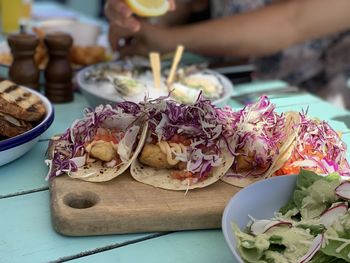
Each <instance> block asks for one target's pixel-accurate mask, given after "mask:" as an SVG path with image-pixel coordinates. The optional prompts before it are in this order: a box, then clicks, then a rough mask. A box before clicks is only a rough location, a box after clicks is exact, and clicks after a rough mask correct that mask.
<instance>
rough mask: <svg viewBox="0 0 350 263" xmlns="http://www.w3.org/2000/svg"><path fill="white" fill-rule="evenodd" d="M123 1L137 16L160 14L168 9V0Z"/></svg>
mask: <svg viewBox="0 0 350 263" xmlns="http://www.w3.org/2000/svg"><path fill="white" fill-rule="evenodd" d="M125 2H126V3H127V5H128V6H129V8H130V9H131V10H132V11H133V12H134V13H135V14H136V15H139V16H161V15H164V14H165V13H166V12H167V11H168V9H169V3H168V0H126V1H125Z"/></svg>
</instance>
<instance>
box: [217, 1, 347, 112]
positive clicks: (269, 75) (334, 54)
mask: <svg viewBox="0 0 350 263" xmlns="http://www.w3.org/2000/svg"><path fill="white" fill-rule="evenodd" d="M272 2H273V1H272V0H212V1H211V12H212V13H211V15H212V17H213V18H219V17H226V16H231V15H235V14H239V13H243V12H249V11H253V10H255V9H258V8H261V7H264V6H266V5H269V4H271V3H272ZM252 63H254V65H255V67H256V71H257V77H258V78H260V79H282V80H284V81H287V82H288V83H290V84H292V85H298V86H299V87H302V88H305V89H307V90H309V91H310V92H313V93H315V94H317V95H319V96H320V97H322V98H324V99H327V100H330V101H337V102H340V100H342V102H340V103H338V105H339V104H341V106H347V108H350V89H349V88H348V87H347V84H346V81H347V79H349V77H350V31H349V32H344V33H341V34H334V35H331V36H328V37H324V38H319V39H315V40H312V41H308V42H305V43H302V44H297V45H294V46H291V47H289V48H287V49H285V50H283V51H281V52H279V53H276V54H274V55H271V56H266V57H262V58H259V59H254V58H253V59H252ZM337 96H338V97H337ZM336 97H337V98H336Z"/></svg>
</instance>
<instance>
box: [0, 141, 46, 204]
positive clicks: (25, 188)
mask: <svg viewBox="0 0 350 263" xmlns="http://www.w3.org/2000/svg"><path fill="white" fill-rule="evenodd" d="M47 144H48V142H38V143H37V144H36V145H35V146H34V148H33V149H32V150H30V151H29V152H28V153H26V154H25V155H23V156H22V157H21V158H19V159H17V160H15V161H13V162H11V163H9V164H6V165H4V166H1V167H0V181H1V183H0V198H3V197H5V196H9V195H16V194H20V193H25V192H30V191H34V190H40V189H43V188H44V189H45V188H46V189H47V187H48V182H46V181H45V176H46V174H47V171H48V168H47V166H46V165H45V164H44V159H45V152H46V149H47Z"/></svg>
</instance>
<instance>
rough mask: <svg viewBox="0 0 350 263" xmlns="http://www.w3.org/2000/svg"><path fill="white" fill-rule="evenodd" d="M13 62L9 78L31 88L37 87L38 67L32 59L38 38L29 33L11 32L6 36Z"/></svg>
mask: <svg viewBox="0 0 350 263" xmlns="http://www.w3.org/2000/svg"><path fill="white" fill-rule="evenodd" d="M7 42H8V44H9V46H10V48H11V53H12V56H13V62H12V64H11V66H10V70H9V78H10V80H12V81H13V82H15V83H17V84H19V85H23V86H27V87H30V88H33V89H36V90H38V89H39V73H40V72H39V69H38V67H37V65H36V64H35V61H34V54H35V49H36V47H37V46H38V43H39V40H38V39H37V37H36V36H34V35H30V34H13V35H10V36H9V37H8V38H7Z"/></svg>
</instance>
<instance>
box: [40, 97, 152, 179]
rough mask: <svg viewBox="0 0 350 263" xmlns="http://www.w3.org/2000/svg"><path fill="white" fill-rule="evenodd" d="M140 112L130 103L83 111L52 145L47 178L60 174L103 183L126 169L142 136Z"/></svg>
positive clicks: (136, 106) (135, 105)
mask: <svg viewBox="0 0 350 263" xmlns="http://www.w3.org/2000/svg"><path fill="white" fill-rule="evenodd" d="M141 116H142V114H141V109H140V107H139V106H138V105H137V104H134V103H131V102H122V103H118V104H116V105H115V106H113V107H112V106H111V105H105V106H103V105H101V106H99V107H97V108H96V109H95V110H91V109H86V111H85V117H84V118H82V119H80V120H77V121H75V122H74V123H73V125H72V126H71V127H70V128H69V129H67V130H66V132H65V133H64V134H63V135H61V136H60V137H59V138H58V139H57V140H56V142H55V143H54V150H53V154H52V155H53V156H52V160H47V161H46V162H47V164H49V165H50V170H49V174H48V178H52V177H55V176H60V175H62V174H64V173H66V174H68V175H69V176H71V177H73V178H78V179H83V180H86V181H107V180H111V179H112V178H114V177H115V176H117V175H119V174H120V173H122V172H123V171H124V170H126V169H127V168H128V166H129V164H130V163H131V161H132V158H133V156H134V155H135V154H136V153H135V151H136V149H137V148H141V146H139V147H138V145H139V144H140V141H142V140H143V138H142V137H145V135H146V130H145V127H143V126H144V125H143V122H142V118H141Z"/></svg>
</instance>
